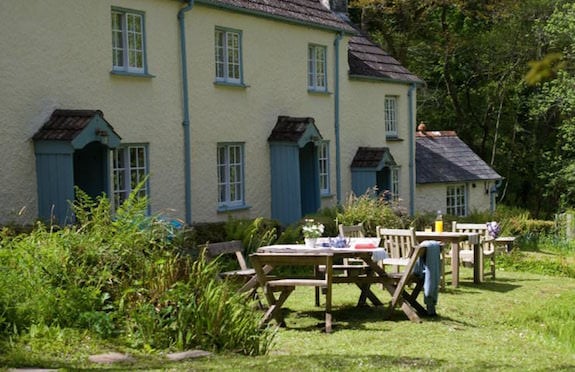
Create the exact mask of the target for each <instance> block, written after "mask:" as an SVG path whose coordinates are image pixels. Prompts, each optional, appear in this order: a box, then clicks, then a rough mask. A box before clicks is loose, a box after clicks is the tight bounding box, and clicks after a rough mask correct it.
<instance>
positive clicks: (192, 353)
mask: <svg viewBox="0 0 575 372" xmlns="http://www.w3.org/2000/svg"><path fill="white" fill-rule="evenodd" d="M208 355H212V353H210V352H209V351H204V350H186V351H182V352H179V353H171V354H168V355H166V358H168V359H169V360H174V361H178V360H184V359H193V358H201V357H205V356H208Z"/></svg>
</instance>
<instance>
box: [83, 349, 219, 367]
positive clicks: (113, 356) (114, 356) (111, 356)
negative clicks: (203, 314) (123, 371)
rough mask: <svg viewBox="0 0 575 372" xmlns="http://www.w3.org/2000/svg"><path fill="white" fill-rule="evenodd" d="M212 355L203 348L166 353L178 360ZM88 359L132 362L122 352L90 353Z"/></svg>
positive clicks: (102, 362) (105, 361)
mask: <svg viewBox="0 0 575 372" xmlns="http://www.w3.org/2000/svg"><path fill="white" fill-rule="evenodd" d="M209 355H212V353H210V352H208V351H204V350H187V351H182V352H178V353H170V354H167V355H166V358H167V359H168V360H171V361H180V360H185V359H193V358H201V357H206V356H209ZM88 360H89V361H90V362H92V363H101V364H104V363H121V362H134V361H135V360H134V358H133V357H132V356H130V355H128V354H122V353H116V352H111V353H105V354H97V355H90V356H89V357H88Z"/></svg>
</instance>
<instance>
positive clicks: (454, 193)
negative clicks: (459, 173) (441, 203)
mask: <svg viewBox="0 0 575 372" xmlns="http://www.w3.org/2000/svg"><path fill="white" fill-rule="evenodd" d="M446 202H447V214H451V215H453V216H466V215H467V193H466V192H465V185H456V186H447V200H446Z"/></svg>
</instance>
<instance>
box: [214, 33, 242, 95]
mask: <svg viewBox="0 0 575 372" xmlns="http://www.w3.org/2000/svg"><path fill="white" fill-rule="evenodd" d="M215 44H216V82H223V83H230V84H242V53H241V47H242V38H241V33H240V32H239V31H235V30H226V29H222V28H216V34H215Z"/></svg>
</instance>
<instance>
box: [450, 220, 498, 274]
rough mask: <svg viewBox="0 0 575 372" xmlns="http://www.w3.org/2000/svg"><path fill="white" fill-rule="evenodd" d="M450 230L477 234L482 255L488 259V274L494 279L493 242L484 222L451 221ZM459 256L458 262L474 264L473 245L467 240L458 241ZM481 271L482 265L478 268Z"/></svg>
mask: <svg viewBox="0 0 575 372" xmlns="http://www.w3.org/2000/svg"><path fill="white" fill-rule="evenodd" d="M452 231H454V232H464V233H476V234H478V235H479V244H480V245H481V248H482V252H483V257H484V258H485V257H486V258H488V259H489V266H490V274H491V276H492V278H493V279H495V244H494V241H493V239H492V238H491V236H490V235H489V231H488V230H487V224H486V223H460V222H457V221H453V223H452ZM460 247H461V248H460V251H459V257H460V262H461V263H465V262H471V263H472V264H473V265H475V262H474V258H473V247H472V246H471V245H470V244H469V242H466V241H464V242H461V243H460ZM480 270H481V271H483V267H481V268H480Z"/></svg>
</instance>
